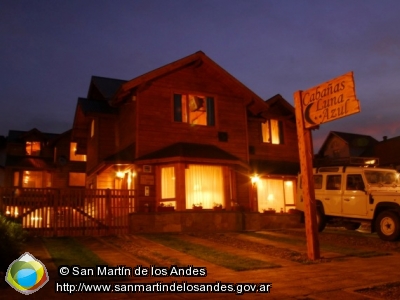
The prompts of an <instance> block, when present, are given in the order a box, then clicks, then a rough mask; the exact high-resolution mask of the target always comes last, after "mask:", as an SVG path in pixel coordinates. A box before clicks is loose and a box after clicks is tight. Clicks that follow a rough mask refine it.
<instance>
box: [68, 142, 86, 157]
mask: <svg viewBox="0 0 400 300" xmlns="http://www.w3.org/2000/svg"><path fill="white" fill-rule="evenodd" d="M76 148H77V143H71V144H70V149H69V159H70V160H71V161H86V155H84V154H76Z"/></svg>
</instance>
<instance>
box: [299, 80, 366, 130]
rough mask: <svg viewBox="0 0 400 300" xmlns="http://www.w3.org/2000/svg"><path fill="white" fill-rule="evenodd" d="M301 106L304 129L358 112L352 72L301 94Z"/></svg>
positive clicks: (358, 106)
mask: <svg viewBox="0 0 400 300" xmlns="http://www.w3.org/2000/svg"><path fill="white" fill-rule="evenodd" d="M301 104H302V110H303V117H304V126H305V128H312V127H315V126H318V125H320V124H322V123H326V122H329V121H333V120H336V119H339V118H343V117H346V116H348V115H352V114H355V113H358V112H360V103H359V101H358V100H357V99H356V93H355V87H354V79H353V72H349V73H346V74H344V75H342V76H340V77H337V78H335V79H333V80H330V81H328V82H325V83H323V84H320V85H318V86H317V87H313V88H311V89H309V90H307V91H304V92H302V99H301Z"/></svg>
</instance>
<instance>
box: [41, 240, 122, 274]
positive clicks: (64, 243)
mask: <svg viewBox="0 0 400 300" xmlns="http://www.w3.org/2000/svg"><path fill="white" fill-rule="evenodd" d="M42 240H43V243H44V245H45V247H46V248H47V251H48V252H49V254H50V255H51V257H52V259H53V262H54V264H55V265H56V267H57V269H58V267H60V266H63V265H64V266H65V265H67V266H73V265H79V266H81V267H96V265H108V264H107V262H105V261H104V260H102V259H101V258H99V257H98V256H97V255H96V254H95V253H93V252H92V251H91V250H89V249H88V248H86V247H85V246H84V245H82V244H81V243H79V242H78V241H77V240H75V239H73V238H70V237H58V238H43V239H42ZM64 278H65V279H67V280H68V281H71V280H78V281H80V280H83V279H84V280H86V281H87V280H90V281H93V280H95V281H103V280H106V281H110V280H115V278H113V277H108V276H106V277H101V278H99V277H83V276H77V277H71V276H68V277H63V279H64ZM120 279H121V278H119V280H120Z"/></svg>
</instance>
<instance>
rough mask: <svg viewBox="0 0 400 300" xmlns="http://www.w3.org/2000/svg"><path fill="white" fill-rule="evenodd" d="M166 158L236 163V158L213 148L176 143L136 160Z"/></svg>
mask: <svg viewBox="0 0 400 300" xmlns="http://www.w3.org/2000/svg"><path fill="white" fill-rule="evenodd" d="M168 157H185V158H208V159H222V160H233V161H238V160H239V158H237V157H236V156H234V155H232V154H230V153H228V152H226V151H224V150H222V149H220V148H218V147H216V146H214V145H204V144H194V143H176V144H172V145H170V146H167V147H165V148H162V149H160V150H158V151H155V152H153V153H150V154H146V155H143V156H141V157H139V158H137V160H147V159H161V158H168Z"/></svg>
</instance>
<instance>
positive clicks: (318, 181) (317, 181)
mask: <svg viewBox="0 0 400 300" xmlns="http://www.w3.org/2000/svg"><path fill="white" fill-rule="evenodd" d="M314 189H316V190H320V189H322V175H314Z"/></svg>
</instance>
